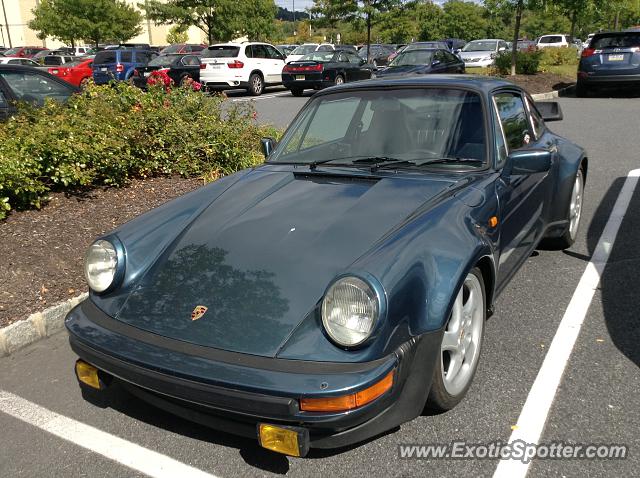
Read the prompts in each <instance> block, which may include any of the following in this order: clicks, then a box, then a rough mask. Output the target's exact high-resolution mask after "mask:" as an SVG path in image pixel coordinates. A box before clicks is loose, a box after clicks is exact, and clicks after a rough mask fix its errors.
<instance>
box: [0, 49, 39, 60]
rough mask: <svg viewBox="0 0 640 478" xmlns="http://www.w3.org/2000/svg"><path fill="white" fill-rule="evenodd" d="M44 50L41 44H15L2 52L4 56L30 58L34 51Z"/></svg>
mask: <svg viewBox="0 0 640 478" xmlns="http://www.w3.org/2000/svg"><path fill="white" fill-rule="evenodd" d="M42 50H46V48H43V47H41V46H17V47H15V48H10V49H8V50H7V51H4V52H2V54H3V55H4V56H15V57H19V58H32V57H33V56H34V55H35V54H36V53H38V52H40V51H42Z"/></svg>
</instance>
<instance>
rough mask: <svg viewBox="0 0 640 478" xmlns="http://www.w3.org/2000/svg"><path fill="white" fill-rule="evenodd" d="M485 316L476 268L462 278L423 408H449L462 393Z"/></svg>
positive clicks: (473, 363) (468, 380)
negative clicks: (425, 404)
mask: <svg viewBox="0 0 640 478" xmlns="http://www.w3.org/2000/svg"><path fill="white" fill-rule="evenodd" d="M486 317H487V307H486V293H485V288H484V280H483V279H482V273H481V272H480V269H478V268H477V267H476V268H473V269H472V270H471V272H469V274H467V277H465V279H464V283H463V284H462V287H461V288H460V290H459V291H458V294H457V296H456V299H455V302H454V304H453V310H452V311H451V317H450V318H449V322H448V323H447V326H446V327H445V331H444V334H443V336H442V344H441V346H440V356H439V357H438V359H436V366H435V367H434V371H433V382H432V384H431V390H430V391H429V397H428V399H427V408H430V409H432V410H436V411H446V410H451V409H452V408H453V407H455V406H456V405H457V404H458V403H459V402H460V401H461V400H462V399H463V398H464V396H465V395H466V393H467V390H469V387H470V386H471V382H472V381H473V377H474V375H475V373H476V369H477V368H478V361H479V359H480V351H481V348H482V339H483V337H484V323H485V320H486Z"/></svg>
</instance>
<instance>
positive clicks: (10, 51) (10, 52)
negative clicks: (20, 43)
mask: <svg viewBox="0 0 640 478" xmlns="http://www.w3.org/2000/svg"><path fill="white" fill-rule="evenodd" d="M20 50H21V48H20V47H18V48H9V49H8V50H6V51H3V52H2V54H3V55H4V56H15V55H17V54H18V53H20Z"/></svg>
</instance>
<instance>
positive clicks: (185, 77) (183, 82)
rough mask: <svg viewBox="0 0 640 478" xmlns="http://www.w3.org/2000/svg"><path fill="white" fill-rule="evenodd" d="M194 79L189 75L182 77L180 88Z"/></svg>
mask: <svg viewBox="0 0 640 478" xmlns="http://www.w3.org/2000/svg"><path fill="white" fill-rule="evenodd" d="M192 79H193V78H191V75H189V74H186V75H183V76H182V77H180V86H184V85H185V83H186V82H187V81H189V80H192Z"/></svg>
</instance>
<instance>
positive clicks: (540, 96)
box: [531, 85, 576, 101]
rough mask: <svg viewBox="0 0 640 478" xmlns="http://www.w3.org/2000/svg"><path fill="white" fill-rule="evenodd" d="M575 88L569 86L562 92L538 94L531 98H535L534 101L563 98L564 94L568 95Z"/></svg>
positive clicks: (561, 90)
mask: <svg viewBox="0 0 640 478" xmlns="http://www.w3.org/2000/svg"><path fill="white" fill-rule="evenodd" d="M575 86H576V85H571V86H567V87H565V88H562V89H560V90H554V91H549V92H548V93H537V94H535V95H531V98H533V101H540V100H552V99H554V98H558V97H560V96H563V95H562V94H563V93H567V92H568V91H570V90H573V89H574V88H575Z"/></svg>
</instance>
